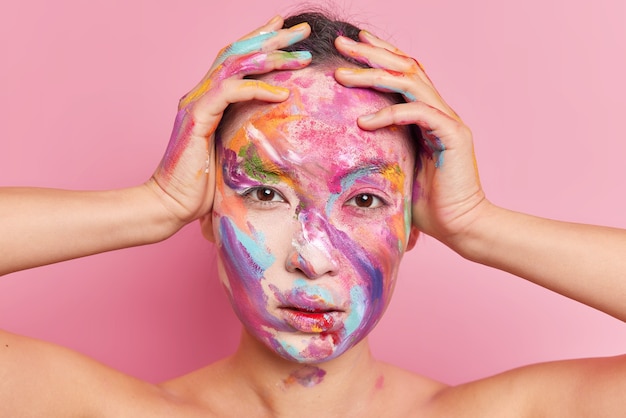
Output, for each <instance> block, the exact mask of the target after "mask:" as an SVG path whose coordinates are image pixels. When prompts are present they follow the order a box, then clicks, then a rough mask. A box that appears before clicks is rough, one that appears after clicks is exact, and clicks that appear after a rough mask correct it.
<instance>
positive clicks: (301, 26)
mask: <svg viewBox="0 0 626 418" xmlns="http://www.w3.org/2000/svg"><path fill="white" fill-rule="evenodd" d="M308 26H309V24H308V23H306V22H302V23H298V24H297V25H295V26H292V27H290V28H289V30H290V31H292V32H304V31H305V30H306V28H307V27H308Z"/></svg>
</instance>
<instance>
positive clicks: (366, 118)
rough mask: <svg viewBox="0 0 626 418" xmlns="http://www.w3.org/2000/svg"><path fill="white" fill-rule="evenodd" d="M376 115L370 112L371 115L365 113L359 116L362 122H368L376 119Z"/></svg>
mask: <svg viewBox="0 0 626 418" xmlns="http://www.w3.org/2000/svg"><path fill="white" fill-rule="evenodd" d="M374 116H376V114H375V113H370V114H369V115H363V116H359V120H360V121H361V122H367V121H369V120H372V119H374Z"/></svg>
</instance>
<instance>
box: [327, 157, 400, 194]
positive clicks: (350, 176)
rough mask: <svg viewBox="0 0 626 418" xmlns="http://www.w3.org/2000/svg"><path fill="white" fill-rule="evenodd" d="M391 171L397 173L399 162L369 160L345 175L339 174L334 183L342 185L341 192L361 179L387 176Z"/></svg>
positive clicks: (349, 170) (344, 173) (347, 171)
mask: <svg viewBox="0 0 626 418" xmlns="http://www.w3.org/2000/svg"><path fill="white" fill-rule="evenodd" d="M389 170H393V171H397V170H398V164H397V162H394V163H392V162H388V161H383V160H369V161H363V162H362V163H360V164H359V165H358V166H355V167H354V168H352V169H348V170H346V171H344V172H343V173H338V175H337V176H336V177H335V178H333V183H335V184H337V181H338V182H339V184H341V190H343V189H346V188H347V187H350V186H351V185H352V184H354V183H355V182H356V181H357V180H358V179H359V178H361V177H365V176H369V175H372V174H381V175H385V174H386V173H388V172H389Z"/></svg>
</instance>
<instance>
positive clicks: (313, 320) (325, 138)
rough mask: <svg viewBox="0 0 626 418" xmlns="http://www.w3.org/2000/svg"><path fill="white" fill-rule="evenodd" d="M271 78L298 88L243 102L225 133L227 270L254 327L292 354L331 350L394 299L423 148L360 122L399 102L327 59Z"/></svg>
mask: <svg viewBox="0 0 626 418" xmlns="http://www.w3.org/2000/svg"><path fill="white" fill-rule="evenodd" d="M264 79H266V80H267V81H269V82H270V83H272V84H276V85H282V86H284V87H287V88H289V89H290V90H291V96H290V98H289V99H288V100H287V101H285V102H283V103H279V104H258V103H257V104H252V103H248V104H245V105H241V106H239V107H237V108H236V109H234V111H235V112H236V113H235V116H234V117H233V119H232V120H231V121H230V122H229V126H230V127H231V129H226V130H225V131H224V132H223V133H222V137H221V141H219V142H218V145H217V148H218V149H217V159H218V167H222V170H221V171H220V170H218V171H219V172H218V174H217V179H216V182H217V190H216V197H215V202H214V208H213V218H212V228H213V234H214V236H215V237H216V241H217V245H218V266H219V274H220V278H221V280H222V282H223V284H224V286H225V287H226V288H227V290H228V292H229V295H230V298H231V302H232V304H233V307H234V309H235V311H236V313H237V315H238V316H239V318H240V319H241V321H242V322H243V324H244V326H245V327H246V330H247V331H248V332H249V333H251V334H252V335H254V336H255V337H256V338H257V339H259V340H260V341H261V342H263V343H264V344H265V345H266V346H267V347H269V348H271V349H272V350H273V351H275V352H276V353H278V354H280V355H281V356H282V357H284V358H287V359H290V360H295V361H298V362H305V363H314V362H320V361H324V360H329V359H332V358H334V357H336V356H338V355H340V354H341V353H343V352H345V351H346V350H347V349H349V348H350V347H352V346H353V345H355V344H356V343H357V342H359V341H360V340H362V339H363V338H364V337H365V336H366V335H367V334H368V333H369V332H370V331H371V330H372V328H373V327H374V325H375V324H376V323H377V322H378V320H379V319H380V317H381V315H382V314H383V311H384V310H385V308H386V306H387V304H388V302H389V299H390V297H391V293H392V290H393V287H394V283H395V278H396V275H397V269H398V265H399V262H400V259H401V258H402V255H403V254H404V252H405V250H406V248H407V243H408V242H409V240H410V239H409V236H410V231H411V226H410V205H411V202H410V195H411V193H410V190H411V185H412V174H413V168H414V163H415V159H414V156H413V155H412V153H413V151H412V148H411V147H410V146H409V139H408V135H407V134H406V131H404V130H403V129H401V128H388V129H381V130H378V131H375V132H366V131H362V130H361V129H359V128H358V126H357V123H356V119H357V117H358V116H359V115H363V114H367V113H371V112H374V111H376V110H379V109H381V108H382V107H385V106H388V105H389V101H388V99H387V98H384V97H383V96H382V95H380V94H378V93H376V92H374V91H372V90H366V89H349V88H345V87H342V86H340V85H339V84H337V82H336V81H335V80H334V77H333V75H332V71H331V70H329V71H326V70H322V69H319V68H307V69H304V70H300V71H285V72H280V73H273V74H270V75H267V76H264ZM205 227H207V226H206V225H205ZM208 227H210V225H209V226H208Z"/></svg>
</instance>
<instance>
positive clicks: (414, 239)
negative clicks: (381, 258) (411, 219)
mask: <svg viewBox="0 0 626 418" xmlns="http://www.w3.org/2000/svg"><path fill="white" fill-rule="evenodd" d="M419 236H420V231H419V229H417V228H416V227H415V226H413V225H411V232H410V234H409V242H407V244H406V250H407V251H409V250H412V249H413V247H415V243H416V242H417V238H418V237H419Z"/></svg>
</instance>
